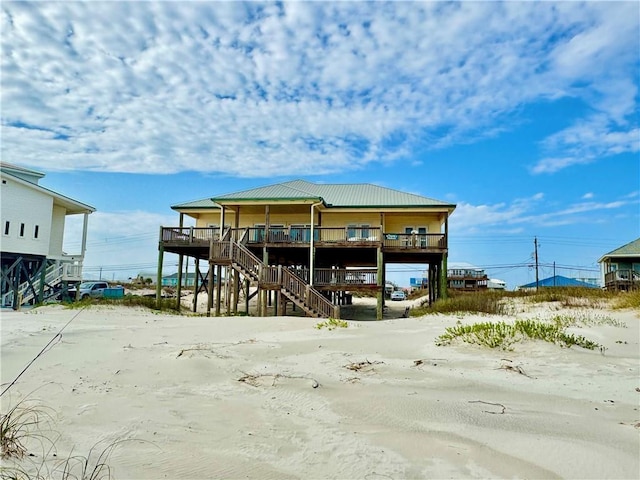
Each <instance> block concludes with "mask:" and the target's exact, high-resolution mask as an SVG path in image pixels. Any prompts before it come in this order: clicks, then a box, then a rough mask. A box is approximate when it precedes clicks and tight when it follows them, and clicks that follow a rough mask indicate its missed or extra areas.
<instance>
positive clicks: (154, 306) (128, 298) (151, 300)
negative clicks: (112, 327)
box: [64, 295, 183, 313]
mask: <svg viewBox="0 0 640 480" xmlns="http://www.w3.org/2000/svg"><path fill="white" fill-rule="evenodd" d="M64 305H65V306H66V307H67V308H70V309H77V308H86V307H89V306H91V305H123V306H125V307H143V308H149V309H151V310H155V311H162V312H167V313H181V312H182V310H183V308H181V307H178V306H177V302H176V299H175V298H161V299H160V303H159V304H158V302H157V301H156V298H155V297H147V296H142V295H125V296H124V297H123V298H86V299H84V300H78V301H76V302H68V303H65V304H64Z"/></svg>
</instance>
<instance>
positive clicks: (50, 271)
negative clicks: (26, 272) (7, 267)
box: [0, 264, 64, 308]
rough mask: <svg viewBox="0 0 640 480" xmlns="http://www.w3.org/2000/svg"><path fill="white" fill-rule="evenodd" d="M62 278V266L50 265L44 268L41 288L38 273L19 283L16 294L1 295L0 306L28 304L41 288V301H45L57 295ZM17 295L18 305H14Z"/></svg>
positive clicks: (40, 278) (40, 279)
mask: <svg viewBox="0 0 640 480" xmlns="http://www.w3.org/2000/svg"><path fill="white" fill-rule="evenodd" d="M63 277H64V265H62V264H52V265H49V266H48V267H47V268H46V272H45V277H44V285H43V286H41V283H42V277H41V273H40V272H38V273H36V275H35V276H34V277H33V278H30V279H29V280H27V281H26V282H23V283H21V284H20V285H19V286H18V288H17V292H15V291H14V290H9V291H8V292H6V293H5V294H3V295H2V298H1V299H0V304H1V305H2V306H3V307H6V306H12V307H14V308H17V307H20V306H22V305H25V304H26V303H29V302H30V301H31V300H33V299H34V298H36V297H37V296H38V295H39V292H40V289H41V288H42V292H43V295H44V297H43V298H42V299H41V300H46V299H48V298H49V297H51V296H53V295H56V294H57V293H58V291H57V288H58V287H59V285H60V284H61V283H62V279H63ZM16 293H17V298H18V303H19V304H18V305H14V304H13V302H14V298H15V295H16Z"/></svg>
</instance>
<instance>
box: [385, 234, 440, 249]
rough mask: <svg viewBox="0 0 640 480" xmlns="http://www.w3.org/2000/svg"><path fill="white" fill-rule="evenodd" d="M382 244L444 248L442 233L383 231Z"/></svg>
mask: <svg viewBox="0 0 640 480" xmlns="http://www.w3.org/2000/svg"><path fill="white" fill-rule="evenodd" d="M384 246H385V247H390V248H404V249H415V248H446V246H447V242H446V237H445V235H444V233H416V234H413V233H385V234H384Z"/></svg>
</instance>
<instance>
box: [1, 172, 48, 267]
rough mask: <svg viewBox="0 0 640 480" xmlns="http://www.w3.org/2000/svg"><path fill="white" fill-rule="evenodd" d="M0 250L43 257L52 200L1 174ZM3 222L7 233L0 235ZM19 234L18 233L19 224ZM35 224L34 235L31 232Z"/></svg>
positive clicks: (46, 244)
mask: <svg viewBox="0 0 640 480" xmlns="http://www.w3.org/2000/svg"><path fill="white" fill-rule="evenodd" d="M2 180H3V182H6V183H3V184H2V189H1V190H0V192H1V198H0V199H1V203H2V209H1V211H2V216H1V219H2V222H1V225H2V232H1V236H0V238H1V240H2V251H3V252H13V253H22V254H29V255H43V256H46V255H47V253H48V251H49V238H50V236H51V210H52V208H53V199H52V198H51V197H50V196H48V195H46V194H44V193H42V192H39V191H37V190H34V189H32V188H29V187H27V186H25V185H21V184H19V183H18V182H15V181H12V180H11V179H10V178H6V177H4V176H3V177H2ZM6 222H9V234H8V235H5V234H4V228H5V224H6ZM22 224H24V229H23V232H24V233H23V235H22V236H20V230H21V225H22ZM36 225H37V226H38V238H34V231H35V227H36Z"/></svg>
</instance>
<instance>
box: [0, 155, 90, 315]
mask: <svg viewBox="0 0 640 480" xmlns="http://www.w3.org/2000/svg"><path fill="white" fill-rule="evenodd" d="M0 176H1V177H2V185H1V187H0V199H1V202H0V212H1V213H0V219H1V220H0V228H1V229H2V234H1V235H0V240H1V242H2V243H1V248H0V250H1V251H0V256H1V266H0V270H1V272H2V281H1V286H2V288H1V292H0V299H1V304H2V306H12V307H13V308H19V307H20V305H22V304H25V303H29V302H36V301H43V300H44V299H46V298H48V297H49V296H51V295H56V294H58V293H59V292H60V290H61V289H64V288H66V287H67V286H68V283H69V282H78V281H80V280H81V276H82V261H83V259H84V253H85V247H86V238H87V222H88V216H89V214H91V213H92V212H94V211H95V209H94V208H93V207H90V206H89V205H86V204H84V203H81V202H78V201H77V200H73V199H71V198H69V197H66V196H64V195H62V194H60V193H56V192H54V191H52V190H49V189H47V188H44V187H42V186H41V185H39V181H40V180H41V179H42V177H44V174H43V173H39V172H36V171H33V170H28V169H26V168H22V167H18V166H15V165H10V164H7V163H0ZM68 215H84V223H83V230H82V237H81V238H79V239H78V243H80V244H81V248H80V252H79V253H78V254H75V255H69V254H67V253H65V252H63V251H62V245H63V241H64V227H65V220H66V217H67V216H68Z"/></svg>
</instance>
